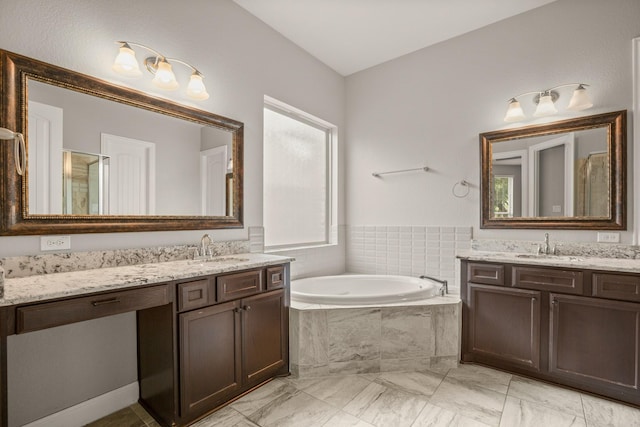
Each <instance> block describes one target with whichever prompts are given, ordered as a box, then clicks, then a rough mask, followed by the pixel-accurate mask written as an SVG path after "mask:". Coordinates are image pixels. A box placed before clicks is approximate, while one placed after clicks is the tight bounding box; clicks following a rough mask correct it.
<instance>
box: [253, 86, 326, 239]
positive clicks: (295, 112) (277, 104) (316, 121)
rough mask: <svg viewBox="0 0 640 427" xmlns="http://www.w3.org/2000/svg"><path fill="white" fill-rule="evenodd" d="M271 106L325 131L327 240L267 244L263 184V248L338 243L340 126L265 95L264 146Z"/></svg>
mask: <svg viewBox="0 0 640 427" xmlns="http://www.w3.org/2000/svg"><path fill="white" fill-rule="evenodd" d="M266 109H268V110H270V111H272V112H275V113H278V114H281V115H283V116H286V117H288V118H290V119H293V120H296V121H298V122H300V123H304V124H305V125H308V126H311V127H313V128H315V129H318V130H320V131H323V132H324V133H325V150H326V151H325V155H326V165H325V179H326V182H325V186H326V187H325V188H326V194H325V219H326V221H325V227H324V228H325V229H324V240H322V241H297V242H295V243H291V244H286V245H272V246H269V245H267V240H266V238H267V230H266V228H267V227H266V224H265V223H264V222H265V221H264V211H265V209H264V205H266V203H267V200H266V198H265V197H264V192H265V190H264V184H263V190H262V195H263V221H262V222H263V226H264V228H265V231H264V251H265V252H278V251H286V250H292V249H304V248H316V247H323V246H333V245H337V244H338V233H337V218H338V215H337V211H338V197H337V195H338V190H337V188H338V186H337V182H338V177H337V171H338V127H337V126H336V125H334V124H332V123H329V122H327V121H325V120H323V119H320V118H318V117H316V116H313V115H312V114H309V113H307V112H305V111H303V110H300V109H298V108H295V107H293V106H291V105H288V104H286V103H284V102H282V101H279V100H277V99H275V98H271V97H269V96H266V95H265V97H264V104H263V140H262V147H263V150H264V149H265V140H264V126H265V124H264V111H265V110H266ZM263 165H264V151H263ZM265 175H266V171H265V170H263V179H264V176H265Z"/></svg>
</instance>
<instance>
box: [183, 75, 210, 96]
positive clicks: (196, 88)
mask: <svg viewBox="0 0 640 427" xmlns="http://www.w3.org/2000/svg"><path fill="white" fill-rule="evenodd" d="M187 96H189V97H190V98H193V99H197V100H200V101H204V100H205V99H209V94H208V93H207V88H206V87H205V86H204V83H203V82H202V74H200V73H198V72H197V71H196V72H195V73H193V74H191V79H189V85H188V86H187Z"/></svg>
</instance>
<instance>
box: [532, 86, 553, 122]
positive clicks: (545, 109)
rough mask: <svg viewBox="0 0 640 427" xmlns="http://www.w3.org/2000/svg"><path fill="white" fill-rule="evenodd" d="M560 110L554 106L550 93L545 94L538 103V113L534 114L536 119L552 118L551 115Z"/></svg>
mask: <svg viewBox="0 0 640 427" xmlns="http://www.w3.org/2000/svg"><path fill="white" fill-rule="evenodd" d="M557 112H558V110H557V109H556V106H555V105H554V104H553V98H552V97H551V94H550V93H549V92H545V93H544V94H543V95H542V96H541V97H540V101H539V102H538V107H537V108H536V111H535V112H534V113H533V115H534V116H535V117H544V116H550V115H551V114H555V113H557Z"/></svg>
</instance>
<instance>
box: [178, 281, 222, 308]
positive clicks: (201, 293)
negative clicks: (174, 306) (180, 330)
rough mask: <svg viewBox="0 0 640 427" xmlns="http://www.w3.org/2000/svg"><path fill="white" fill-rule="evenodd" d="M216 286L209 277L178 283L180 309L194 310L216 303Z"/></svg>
mask: <svg viewBox="0 0 640 427" xmlns="http://www.w3.org/2000/svg"><path fill="white" fill-rule="evenodd" d="M215 301H216V298H215V288H213V287H212V286H210V284H209V279H201V280H194V281H193V282H186V283H179V284H178V311H186V310H192V309H194V308H200V307H205V306H207V305H211V304H213V303H215Z"/></svg>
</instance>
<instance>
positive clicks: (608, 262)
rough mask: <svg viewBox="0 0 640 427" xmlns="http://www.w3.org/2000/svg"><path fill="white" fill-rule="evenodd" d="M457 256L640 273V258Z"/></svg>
mask: <svg viewBox="0 0 640 427" xmlns="http://www.w3.org/2000/svg"><path fill="white" fill-rule="evenodd" d="M457 257H458V258H460V259H464V260H469V261H487V262H504V263H509V264H527V265H539V266H547V267H564V268H582V269H588V270H604V271H619V272H626V273H640V259H628V258H599V257H589V256H577V255H575V256H574V255H535V254H531V253H516V252H488V251H475V250H470V251H460V252H458V254H457Z"/></svg>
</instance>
